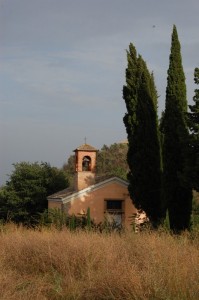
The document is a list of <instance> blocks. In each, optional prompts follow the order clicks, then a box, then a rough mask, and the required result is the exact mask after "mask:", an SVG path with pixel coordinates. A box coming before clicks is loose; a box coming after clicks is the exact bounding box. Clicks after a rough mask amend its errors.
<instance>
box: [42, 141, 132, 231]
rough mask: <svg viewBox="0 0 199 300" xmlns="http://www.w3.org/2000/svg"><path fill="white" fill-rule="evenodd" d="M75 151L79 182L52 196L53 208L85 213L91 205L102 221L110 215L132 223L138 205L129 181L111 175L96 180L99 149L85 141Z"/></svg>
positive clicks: (119, 221) (121, 222)
mask: <svg viewBox="0 0 199 300" xmlns="http://www.w3.org/2000/svg"><path fill="white" fill-rule="evenodd" d="M74 152H75V183H74V187H69V188H67V189H64V190H62V191H60V192H58V193H55V194H53V195H50V196H49V197H48V208H49V209H60V210H62V211H64V212H66V213H67V214H69V215H73V214H74V215H77V216H79V215H84V214H85V213H86V211H87V209H88V208H90V215H91V218H92V220H93V221H94V222H95V223H96V224H98V223H101V222H103V221H104V219H105V216H107V215H108V216H110V217H111V218H112V219H113V220H114V221H115V222H116V223H117V224H118V225H122V226H124V227H126V228H128V227H130V226H131V223H132V216H133V215H135V214H136V208H135V207H134V205H133V202H132V200H131V198H130V196H129V192H128V182H127V181H125V180H123V179H121V178H119V177H111V178H107V179H104V180H96V157H97V155H96V154H97V149H96V148H94V147H93V146H91V145H89V144H87V143H85V144H83V145H81V146H79V147H78V148H76V149H75V150H74Z"/></svg>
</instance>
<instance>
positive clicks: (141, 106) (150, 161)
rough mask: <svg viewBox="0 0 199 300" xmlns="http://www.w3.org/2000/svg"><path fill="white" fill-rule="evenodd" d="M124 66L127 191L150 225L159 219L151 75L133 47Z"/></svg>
mask: <svg viewBox="0 0 199 300" xmlns="http://www.w3.org/2000/svg"><path fill="white" fill-rule="evenodd" d="M127 61H128V66H127V69H126V85H125V86H124V87H123V98H124V100H125V103H126V108H127V113H126V114H125V116H124V124H125V126H126V131H127V136H128V142H129V148H128V154H127V161H128V165H129V169H130V171H129V174H128V180H129V192H130V196H131V199H132V201H133V203H134V205H135V207H136V208H137V209H142V210H144V211H145V212H146V214H147V216H148V217H149V219H150V221H151V223H152V225H153V226H157V225H158V223H159V221H160V218H161V200H160V186H161V169H160V168H161V163H160V160H161V159H160V144H159V134H158V121H157V110H156V107H157V92H156V89H155V84H154V79H153V75H151V74H150V73H149V71H148V69H147V66H146V63H145V62H144V61H143V59H142V57H141V56H137V53H136V49H135V47H134V46H133V45H132V44H130V45H129V51H127Z"/></svg>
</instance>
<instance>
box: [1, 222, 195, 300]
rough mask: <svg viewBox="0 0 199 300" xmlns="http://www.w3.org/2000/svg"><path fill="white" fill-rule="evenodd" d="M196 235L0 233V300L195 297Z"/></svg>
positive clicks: (8, 228) (4, 229) (8, 230)
mask: <svg viewBox="0 0 199 300" xmlns="http://www.w3.org/2000/svg"><path fill="white" fill-rule="evenodd" d="M198 237H199V236H198V234H196V235H195V236H194V237H192V238H190V235H189V234H185V235H183V236H178V237H173V236H171V235H169V234H166V233H143V234H138V235H136V234H133V233H126V234H123V235H118V234H112V235H106V234H99V233H90V232H88V233H87V232H76V233H71V232H69V231H67V230H63V231H60V232H59V231H56V230H53V229H51V230H45V229H43V230H41V231H39V230H27V229H24V228H17V227H15V226H14V225H6V226H5V227H2V230H1V233H0V239H1V243H0V299H6V300H7V299H9V300H12V299H23V300H24V299H34V300H35V299H39V300H42V299H71V300H72V299H81V300H83V299H85V300H90V299H92V300H95V299H125V300H126V299H127V300H128V299H136V300H137V299H151V300H155V299H159V300H160V299H171V300H174V299H175V300H176V299H179V300H183V299H193V300H196V299H199V250H198V246H199V241H198V240H199V239H198Z"/></svg>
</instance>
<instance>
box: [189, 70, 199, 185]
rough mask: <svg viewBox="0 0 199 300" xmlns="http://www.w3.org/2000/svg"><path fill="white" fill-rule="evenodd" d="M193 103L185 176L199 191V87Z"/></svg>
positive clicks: (197, 81) (196, 78)
mask: <svg viewBox="0 0 199 300" xmlns="http://www.w3.org/2000/svg"><path fill="white" fill-rule="evenodd" d="M194 81H195V84H199V68H195V71H194ZM193 101H194V103H195V104H194V105H189V108H190V111H191V112H190V113H188V114H187V115H188V124H189V129H190V154H189V156H188V164H187V170H186V171H187V176H188V180H189V184H190V185H191V187H192V188H194V189H195V190H197V191H199V89H195V95H194V97H193Z"/></svg>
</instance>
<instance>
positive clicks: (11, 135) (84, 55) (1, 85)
mask: <svg viewBox="0 0 199 300" xmlns="http://www.w3.org/2000/svg"><path fill="white" fill-rule="evenodd" d="M198 16H199V3H198V0H189V1H186V0H175V1H171V0H167V1H165V0H164V1H163V0H34V1H33V0H0V141H1V142H0V184H4V183H5V180H7V179H8V177H7V174H10V173H11V171H12V164H13V163H16V162H20V161H30V162H34V161H47V162H49V163H50V164H51V165H52V166H57V167H61V166H62V165H63V164H64V162H66V160H67V158H68V157H69V156H70V155H71V154H72V151H73V150H74V149H75V148H76V147H77V146H79V145H80V144H83V143H84V138H85V136H86V137H87V142H88V143H90V144H92V145H93V146H95V147H96V148H98V149H100V148H101V147H102V146H103V145H104V144H107V145H110V144H112V143H115V142H119V141H121V140H123V139H125V138H126V132H125V128H124V125H123V120H122V119H123V116H124V113H125V105H124V101H123V99H122V87H123V85H124V84H125V68H126V51H125V50H126V49H127V48H128V45H129V43H130V42H132V43H133V44H134V45H135V47H136V49H137V52H138V53H140V54H141V55H142V56H143V58H144V60H145V61H146V62H147V66H148V68H149V69H150V71H153V72H154V76H155V82H156V87H157V90H158V93H159V95H160V97H159V112H161V111H162V110H163V109H164V101H165V89H166V77H167V69H168V64H169V54H170V43H171V33H172V27H173V24H175V25H176V26H177V30H178V35H179V40H180V43H181V48H182V59H183V66H184V71H185V76H186V84H187V98H188V101H189V103H191V102H192V97H193V94H194V89H195V86H194V82H193V72H194V68H195V67H198V66H199V56H198V53H199V38H198V28H199V18H198Z"/></svg>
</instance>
